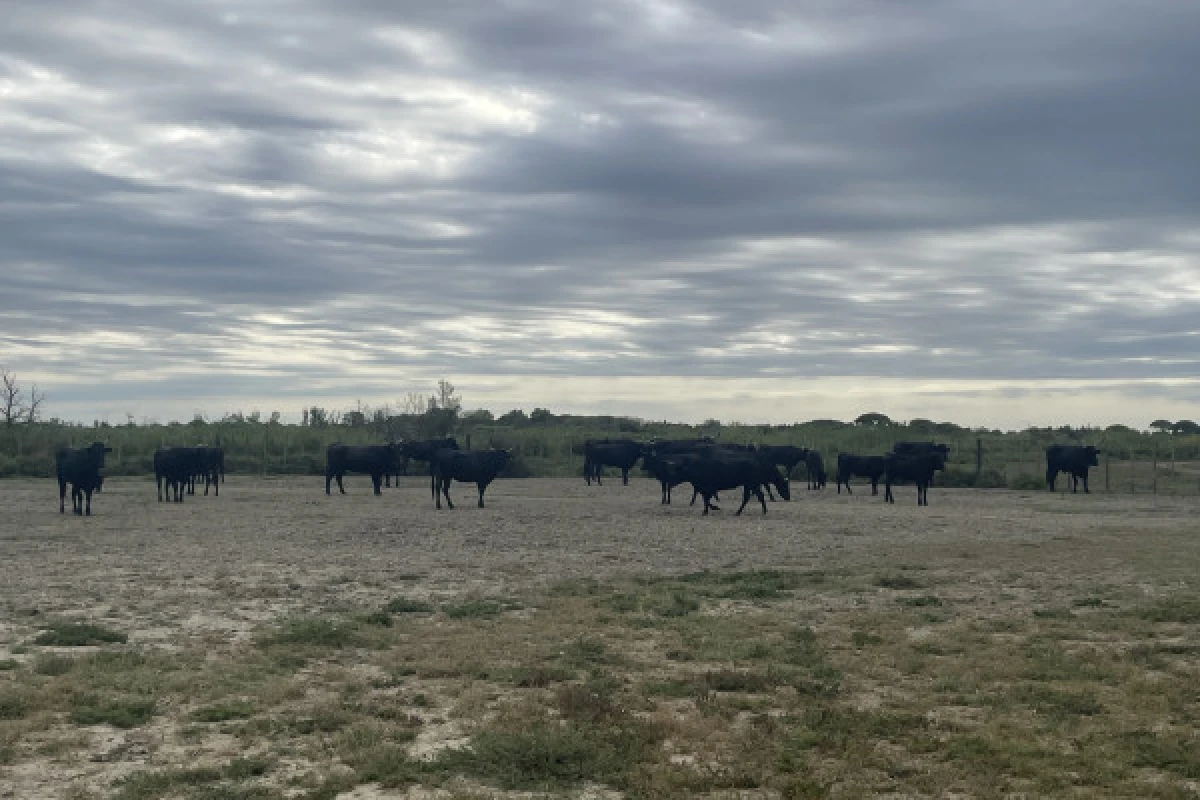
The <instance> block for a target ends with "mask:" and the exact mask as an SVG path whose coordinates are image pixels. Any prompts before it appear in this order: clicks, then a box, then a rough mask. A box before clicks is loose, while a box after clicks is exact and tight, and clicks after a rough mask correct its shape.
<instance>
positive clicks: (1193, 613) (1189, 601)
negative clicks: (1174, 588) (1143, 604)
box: [1137, 595, 1200, 625]
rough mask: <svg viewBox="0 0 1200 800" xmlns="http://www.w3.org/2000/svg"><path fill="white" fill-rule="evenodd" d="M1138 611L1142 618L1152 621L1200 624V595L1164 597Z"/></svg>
mask: <svg viewBox="0 0 1200 800" xmlns="http://www.w3.org/2000/svg"><path fill="white" fill-rule="evenodd" d="M1137 613H1138V616H1140V617H1141V618H1142V619H1145V620H1149V621H1150V622H1177V623H1181V624H1184V625H1195V624H1200V597H1198V596H1193V595H1175V596H1174V597H1168V598H1164V599H1162V600H1160V601H1158V602H1157V603H1156V604H1154V605H1152V606H1150V607H1149V608H1143V609H1141V610H1140V611H1139V612H1137Z"/></svg>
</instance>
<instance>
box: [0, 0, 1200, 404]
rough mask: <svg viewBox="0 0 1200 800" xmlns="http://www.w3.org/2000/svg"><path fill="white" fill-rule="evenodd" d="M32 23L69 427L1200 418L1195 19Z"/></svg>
mask: <svg viewBox="0 0 1200 800" xmlns="http://www.w3.org/2000/svg"><path fill="white" fill-rule="evenodd" d="M4 7H5V11H4V13H3V23H2V24H0V363H3V364H5V365H7V366H8V368H9V369H11V370H14V371H16V372H17V373H18V374H19V375H20V376H21V377H22V378H23V379H24V380H26V381H36V382H38V383H39V384H40V385H41V386H42V387H43V388H44V389H45V390H46V391H47V392H48V394H49V396H50V400H49V404H48V407H47V408H48V412H49V413H50V414H51V415H57V416H62V417H67V418H76V419H83V420H88V421H90V420H92V419H94V418H107V419H110V420H111V421H118V420H124V417H125V414H126V413H127V412H128V413H133V414H135V416H137V417H139V418H140V417H155V418H159V419H164V420H165V419H170V418H172V417H174V418H181V419H187V418H190V417H191V416H192V414H193V413H195V412H200V413H204V414H207V415H209V416H220V415H221V414H222V413H223V412H225V411H228V410H232V409H241V410H244V411H249V410H252V409H260V410H262V411H263V412H269V411H271V410H280V411H283V412H285V414H287V415H296V414H298V412H299V409H300V408H301V407H302V406H304V405H305V404H306V403H320V404H323V405H327V406H334V407H343V408H344V407H348V406H350V405H352V404H353V403H354V402H356V401H362V402H364V403H370V404H378V403H383V402H388V401H391V402H393V403H394V402H395V401H396V400H397V399H398V398H399V397H401V396H402V395H403V394H404V393H405V392H407V391H410V390H421V391H426V392H428V391H429V390H430V389H431V388H432V384H433V383H434V382H435V381H436V380H437V379H438V378H439V377H443V376H444V377H448V378H450V379H451V380H453V381H454V382H455V383H456V384H457V385H458V386H459V387H460V389H461V390H462V394H463V395H464V399H465V401H466V404H467V406H469V407H488V408H491V409H493V410H495V411H504V410H507V409H508V408H512V407H524V408H526V409H530V408H532V407H534V406H535V405H549V406H550V407H551V408H552V409H554V410H559V411H576V412H608V413H624V414H633V415H638V416H644V417H651V418H673V419H697V420H698V419H704V418H706V417H713V416H715V417H719V418H722V419H725V420H734V419H737V420H742V421H766V420H771V421H791V420H797V419H801V420H802V419H808V418H812V417H830V416H833V417H841V418H852V417H853V416H855V415H857V414H859V413H862V412H863V411H867V410H880V411H884V412H885V413H890V414H892V415H893V416H895V417H899V418H910V417H914V416H921V417H932V418H935V419H952V420H955V421H959V422H963V423H967V424H988V425H994V426H1001V427H1020V426H1024V425H1029V424H1049V423H1062V422H1073V423H1079V424H1082V423H1092V424H1103V423H1107V422H1114V421H1122V422H1127V423H1130V424H1136V425H1139V426H1144V425H1145V424H1146V423H1148V422H1149V421H1150V420H1151V419H1154V418H1156V417H1159V416H1167V417H1170V418H1172V419H1175V418H1179V417H1184V416H1190V417H1197V416H1200V410H1197V409H1198V408H1200V381H1197V379H1196V378H1197V376H1198V375H1200V225H1198V224H1197V223H1198V222H1200V81H1197V76H1198V75H1200V47H1197V46H1196V43H1197V42H1198V41H1200V3H1196V2H1183V1H1182V0H1139V2H1128V1H1127V0H1120V1H1119V2H1118V1H1117V0H1070V1H1069V2H1063V1H1062V0H1036V2H1034V0H1004V2H996V0H918V1H917V2H905V3H897V2H894V0H820V1H818V2H758V1H757V0H739V1H738V2H736V3H735V2H724V0H703V1H702V2H693V3H682V2H678V3H677V2H640V1H638V2H635V1H632V0H631V1H629V2H592V3H564V2H547V3H539V2H497V1H496V0H487V1H486V2H484V1H482V0H481V1H480V2H474V3H465V2H453V0H447V1H446V2H440V3H428V2H417V3H406V2H398V1H397V0H337V1H336V2H335V1H334V0H328V1H327V2H315V1H310V2H286V3H285V2H279V1H278V0H245V1H244V2H213V1H212V0H203V2H201V1H200V0H172V2H169V3H166V2H160V1H158V0H119V2H118V1H117V0H113V1H112V2H82V0H55V2H52V3H50V2H44V0H5V3H4Z"/></svg>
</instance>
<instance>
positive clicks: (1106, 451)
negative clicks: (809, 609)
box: [0, 418, 1200, 495]
mask: <svg viewBox="0 0 1200 800" xmlns="http://www.w3.org/2000/svg"><path fill="white" fill-rule="evenodd" d="M575 419H576V420H578V419H582V420H583V422H582V423H576V422H573V423H572V424H566V423H558V424H554V423H552V424H547V425H526V426H521V427H509V426H504V425H496V424H483V425H465V426H464V425H460V426H459V428H458V429H457V430H455V431H453V433H454V435H456V436H458V438H459V442H460V445H462V446H464V447H466V448H470V449H481V448H486V447H504V448H508V449H511V450H513V451H514V453H515V455H516V458H515V459H514V465H513V468H512V470H511V471H510V474H511V475H514V476H537V477H553V476H559V477H566V476H575V475H579V474H580V473H581V470H582V465H583V448H582V444H583V441H584V440H585V439H588V438H596V437H604V436H628V437H631V438H636V439H641V440H649V439H653V438H664V439H665V438H691V437H695V436H699V435H713V436H715V437H716V438H717V439H718V440H719V441H728V442H739V443H754V442H758V443H764V444H766V443H769V444H794V445H799V446H803V447H809V448H813V449H816V450H817V451H818V452H820V453H821V454H822V455H823V456H824V458H825V462H826V468H827V471H828V472H829V473H830V477H832V475H833V472H834V470H835V467H836V462H837V455H838V453H843V452H845V453H858V454H872V453H884V452H887V451H888V450H890V449H891V447H892V446H893V444H894V443H895V442H896V441H900V440H918V441H929V440H934V441H938V442H944V443H946V444H947V445H948V446H949V447H950V458H949V462H948V464H947V469H946V471H945V472H944V473H942V474H941V475H939V476H938V478H937V481H936V482H937V484H938V485H941V486H965V487H977V488H1009V489H1021V490H1035V489H1044V488H1045V473H1046V461H1045V458H1046V456H1045V449H1046V446H1047V445H1049V444H1052V443H1058V442H1066V441H1072V440H1073V443H1088V444H1095V445H1096V446H1097V447H1099V448H1100V450H1101V455H1100V459H1099V460H1100V465H1099V467H1096V468H1093V469H1092V471H1091V476H1090V486H1091V489H1092V491H1107V492H1113V493H1117V492H1120V493H1134V494H1188V495H1197V494H1200V437H1197V436H1169V435H1165V434H1143V433H1139V432H1134V431H1128V432H1127V433H1123V434H1121V435H1106V434H1105V432H1103V431H1083V432H1082V435H1081V434H1080V433H1079V432H1077V433H1076V434H1075V435H1074V436H1073V437H1067V436H1064V435H1063V434H1062V433H1061V432H1058V431H1048V430H1031V431H1022V432H1008V433H1004V432H998V431H987V432H983V431H969V430H966V429H956V430H951V431H949V432H945V433H936V432H935V433H930V432H928V431H914V430H912V429H909V428H906V427H904V426H892V427H884V428H862V427H856V426H842V427H836V426H829V425H821V424H815V423H806V424H799V425H791V426H757V425H725V426H719V427H716V426H711V425H709V426H686V425H675V424H669V423H641V424H639V425H637V426H636V430H632V431H631V430H627V427H628V423H627V422H625V421H620V425H619V426H618V424H617V423H616V422H613V423H611V424H608V425H603V426H602V425H599V424H587V423H589V422H591V421H590V420H588V419H587V418H575ZM947 427H950V428H953V426H947ZM1126 430H1127V429H1126ZM388 436H389V434H388V432H387V431H376V430H372V429H370V428H366V427H357V428H356V427H349V426H340V425H339V426H331V427H327V428H311V427H304V426H299V425H282V424H276V423H250V422H243V423H223V422H222V423H192V424H186V425H184V424H172V425H150V426H144V425H138V426H106V425H101V426H95V427H87V426H67V425H55V424H41V425H34V426H14V427H12V428H8V429H4V428H0V477H9V476H16V475H26V476H34V477H49V476H50V475H51V474H52V473H53V463H54V462H53V453H54V451H55V449H57V448H58V447H60V446H62V445H74V446H78V445H81V444H86V443H88V442H91V441H93V440H97V439H99V440H102V441H105V442H106V443H107V444H108V445H109V446H110V447H112V448H113V453H112V455H111V456H110V458H109V460H108V466H107V467H106V472H107V473H108V474H110V475H145V474H149V473H151V472H152V459H153V453H154V450H155V448H157V447H161V446H183V445H195V444H218V443H219V444H220V445H221V446H222V447H224V448H225V452H226V467H227V469H228V470H229V472H231V473H234V474H237V473H241V474H258V475H279V474H321V473H322V472H323V471H324V465H325V448H326V447H327V446H328V445H329V444H330V443H332V442H334V441H341V442H345V443H347V444H362V443H368V442H377V441H383V440H385V439H386V438H388ZM798 474H799V476H800V477H803V467H801V468H799V469H798ZM1069 483H1070V482H1069V477H1068V476H1065V475H1060V476H1059V483H1058V488H1059V490H1060V491H1061V490H1063V489H1064V488H1066V489H1067V490H1069V488H1070V486H1069Z"/></svg>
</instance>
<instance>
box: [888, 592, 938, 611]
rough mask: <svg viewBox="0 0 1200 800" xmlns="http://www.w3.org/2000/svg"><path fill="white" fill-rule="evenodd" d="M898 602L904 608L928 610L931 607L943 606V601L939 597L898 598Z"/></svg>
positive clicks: (926, 595) (928, 595)
mask: <svg viewBox="0 0 1200 800" xmlns="http://www.w3.org/2000/svg"><path fill="white" fill-rule="evenodd" d="M896 602H897V603H899V604H900V605H902V606H909V607H912V608H926V607H929V606H940V605H941V604H942V599H941V598H940V597H938V596H937V595H932V594H924V595H919V596H917V597H898V598H896Z"/></svg>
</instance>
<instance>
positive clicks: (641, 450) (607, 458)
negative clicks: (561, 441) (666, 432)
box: [583, 439, 646, 486]
mask: <svg viewBox="0 0 1200 800" xmlns="http://www.w3.org/2000/svg"><path fill="white" fill-rule="evenodd" d="M645 452H646V448H645V446H643V445H642V444H640V443H638V442H635V441H633V440H632V439H588V440H587V441H586V442H584V443H583V479H584V481H586V482H587V485H588V486H591V485H592V480H593V479H594V480H595V481H596V484H597V485H599V486H603V485H604V484H603V483H601V481H600V472H601V470H602V469H604V467H616V468H617V469H619V470H621V483H622V484H624V485H626V486H628V485H629V470H631V469H633V467H634V465H635V464H637V461H638V459H639V458H641V457H642V456H643V455H644V454H645Z"/></svg>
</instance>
